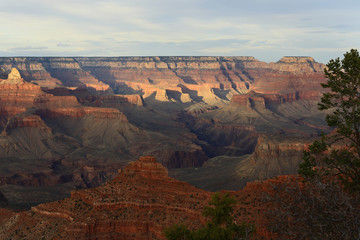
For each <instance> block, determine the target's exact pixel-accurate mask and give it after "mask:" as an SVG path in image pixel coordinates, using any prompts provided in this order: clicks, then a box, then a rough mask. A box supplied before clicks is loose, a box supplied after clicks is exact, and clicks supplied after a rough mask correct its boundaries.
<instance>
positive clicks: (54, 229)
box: [0, 157, 296, 239]
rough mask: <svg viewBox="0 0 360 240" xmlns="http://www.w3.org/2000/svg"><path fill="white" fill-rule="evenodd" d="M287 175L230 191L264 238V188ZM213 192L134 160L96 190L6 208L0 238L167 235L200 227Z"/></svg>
mask: <svg viewBox="0 0 360 240" xmlns="http://www.w3.org/2000/svg"><path fill="white" fill-rule="evenodd" d="M294 180H295V181H296V178H293V177H282V178H277V179H272V180H269V181H266V182H256V183H249V184H248V185H247V186H246V187H245V188H244V189H243V190H241V191H237V192H230V194H231V195H233V196H235V197H236V198H237V199H238V204H237V207H236V209H235V212H234V216H235V218H236V221H237V222H238V223H240V222H242V221H247V222H252V223H255V225H256V227H257V233H256V236H255V237H257V238H259V239H271V238H273V239H274V237H275V238H276V236H275V235H273V234H271V232H269V230H268V229H267V227H266V221H265V214H266V211H267V210H269V209H271V204H269V203H267V204H264V202H263V201H262V199H263V198H264V193H266V192H267V191H271V188H272V185H273V184H274V183H276V182H279V181H280V182H284V181H294ZM210 196H211V193H210V192H206V191H204V190H200V189H198V188H195V187H193V186H191V185H189V184H188V183H185V182H180V181H178V180H175V179H173V178H170V177H168V175H167V169H166V168H164V167H163V166H162V165H161V164H160V163H158V162H156V160H155V159H154V158H153V157H141V158H139V160H137V161H135V162H132V163H130V164H129V165H128V166H127V167H125V168H124V169H123V170H119V174H118V176H117V177H115V178H114V179H113V180H112V181H110V182H108V183H106V184H104V185H103V186H99V187H97V188H93V189H87V190H77V191H73V192H72V193H71V197H69V198H66V199H64V200H61V201H57V202H52V203H47V204H41V205H38V206H35V207H32V208H31V210H29V211H25V212H20V213H14V212H9V211H6V210H1V209H0V212H2V214H0V238H1V239H11V238H15V239H18V238H27V239H39V238H44V239H75V238H76V239H164V234H163V231H164V228H166V227H169V226H171V225H172V224H175V223H177V224H179V223H183V224H185V225H188V226H190V227H191V228H197V227H199V226H200V225H203V224H204V223H205V222H206V219H205V218H204V217H203V216H202V215H201V212H202V210H203V208H204V206H206V205H207V203H208V201H209V200H210Z"/></svg>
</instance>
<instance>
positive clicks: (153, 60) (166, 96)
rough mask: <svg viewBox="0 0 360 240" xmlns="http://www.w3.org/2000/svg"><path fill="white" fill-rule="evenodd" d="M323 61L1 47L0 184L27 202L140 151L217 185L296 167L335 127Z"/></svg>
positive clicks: (102, 175) (233, 185)
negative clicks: (322, 107)
mask: <svg viewBox="0 0 360 240" xmlns="http://www.w3.org/2000/svg"><path fill="white" fill-rule="evenodd" d="M324 68H325V65H324V64H321V63H317V62H316V61H315V60H314V59H313V58H311V57H283V58H282V59H280V60H279V61H278V62H275V63H265V62H261V61H259V60H256V59H255V58H253V57H111V58H103V57H91V58H90V57H67V58H61V57H43V58H39V57H13V58H4V57H3V58H0V131H1V135H0V191H1V192H2V193H3V195H4V197H5V198H6V200H7V202H8V206H10V208H14V209H29V208H30V207H33V206H35V205H37V204H39V203H43V202H49V201H54V200H60V199H63V198H65V197H67V196H69V194H70V191H71V190H73V189H79V188H91V187H96V186H99V185H101V184H104V183H105V182H106V181H109V180H110V179H112V178H114V177H116V176H117V174H118V173H117V169H121V168H124V166H126V165H127V164H128V163H129V162H131V161H134V160H135V159H137V158H139V157H140V156H153V157H156V159H157V160H158V161H159V162H160V163H161V164H162V165H163V166H165V167H166V168H167V169H169V170H168V171H169V175H170V176H171V177H176V178H177V179H180V180H182V181H187V182H190V183H191V184H194V185H195V186H197V187H200V188H202V189H205V190H211V191H216V190H221V189H228V190H239V189H241V188H243V187H245V186H246V184H247V183H248V182H250V181H254V180H259V179H260V180H265V179H269V178H272V177H275V176H277V175H283V174H294V173H296V171H297V167H298V164H299V163H300V162H301V158H302V151H303V150H304V148H306V146H307V145H308V144H309V143H311V142H312V141H313V139H314V138H316V137H318V136H319V135H320V133H321V132H328V131H330V130H331V129H329V128H328V127H327V125H326V122H325V120H324V119H325V113H323V112H320V111H319V110H318V109H317V103H318V101H319V99H320V97H321V95H322V93H323V92H324V90H323V88H322V87H321V85H320V83H324V82H325V81H326V79H325V78H324V73H323V70H324ZM55 188H56V189H59V191H58V192H57V193H54V191H53V189H55ZM29 189H31V191H32V192H41V193H43V194H42V195H43V196H44V198H43V199H34V197H33V196H31V195H29V194H27V193H28V192H29V191H30V190H29ZM59 192H60V193H59ZM207 194H208V193H207ZM154 234H155V233H154Z"/></svg>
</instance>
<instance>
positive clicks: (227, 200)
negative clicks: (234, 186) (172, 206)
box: [165, 193, 255, 240]
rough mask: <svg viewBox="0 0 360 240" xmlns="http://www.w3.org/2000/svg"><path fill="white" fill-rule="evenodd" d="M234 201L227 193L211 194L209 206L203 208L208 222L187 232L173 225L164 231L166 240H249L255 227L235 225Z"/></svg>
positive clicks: (184, 227)
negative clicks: (233, 214)
mask: <svg viewBox="0 0 360 240" xmlns="http://www.w3.org/2000/svg"><path fill="white" fill-rule="evenodd" d="M235 205H236V200H235V198H234V197H231V196H230V195H229V194H228V193H226V194H223V195H221V194H220V193H215V194H213V196H212V198H211V200H210V202H209V206H207V207H205V209H204V211H203V216H205V217H207V218H208V219H209V221H208V222H207V224H206V225H205V226H203V227H202V228H200V229H197V230H192V231H191V230H189V229H188V227H187V226H185V225H184V224H180V225H173V226H171V227H170V228H167V229H166V230H165V236H166V238H167V239H168V240H180V239H191V240H200V239H204V240H205V239H206V240H212V239H214V240H215V239H216V240H217V239H219V240H220V239H221V240H227V239H229V240H230V239H231V240H232V239H249V237H250V236H251V235H252V234H253V233H254V231H255V226H254V225H253V224H249V223H242V224H236V223H235V221H234V217H233V216H232V213H233V210H234V206H235Z"/></svg>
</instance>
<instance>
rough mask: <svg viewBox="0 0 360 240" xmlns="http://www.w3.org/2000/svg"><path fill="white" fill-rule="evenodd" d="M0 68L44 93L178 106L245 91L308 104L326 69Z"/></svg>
mask: <svg viewBox="0 0 360 240" xmlns="http://www.w3.org/2000/svg"><path fill="white" fill-rule="evenodd" d="M0 66H2V67H3V69H5V70H8V71H9V70H10V69H11V68H12V67H15V68H17V69H18V70H19V71H20V73H21V76H22V77H23V78H24V79H25V80H27V81H31V82H33V83H36V84H38V85H40V86H41V87H43V88H50V89H52V88H56V87H72V88H76V87H86V88H88V89H93V90H96V91H103V92H104V93H117V94H125V95H128V94H139V95H141V96H142V97H143V98H150V99H152V98H153V99H154V100H158V101H172V102H182V103H187V102H205V103H210V104H214V103H221V102H228V101H230V100H231V99H232V97H233V96H234V95H239V94H243V93H249V92H256V93H259V94H267V95H266V97H267V98H268V100H267V101H281V98H283V99H286V98H294V97H298V98H299V97H300V98H304V99H307V98H308V97H310V98H313V97H314V95H317V93H318V92H321V91H322V89H321V86H320V84H319V83H320V82H324V81H325V78H324V73H323V70H324V67H325V65H324V64H321V63H317V62H316V61H315V60H314V59H313V58H311V57H283V58H282V59H280V60H279V61H278V62H276V63H265V62H261V61H258V60H256V59H255V58H253V57H107V58H105V57H104V58H102V57H75V58H73V57H68V58H60V57H54V58H50V57H46V58H38V57H18V58H0ZM309 91H311V93H308V92H309ZM269 94H270V95H269ZM276 94H277V95H276ZM315 97H317V96H315ZM279 99H280V100H279ZM136 101H138V100H136Z"/></svg>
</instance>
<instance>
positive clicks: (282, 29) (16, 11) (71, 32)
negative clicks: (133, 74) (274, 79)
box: [0, 0, 360, 61]
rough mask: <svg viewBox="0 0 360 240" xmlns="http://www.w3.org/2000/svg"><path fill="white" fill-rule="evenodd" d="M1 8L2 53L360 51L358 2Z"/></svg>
mask: <svg viewBox="0 0 360 240" xmlns="http://www.w3.org/2000/svg"><path fill="white" fill-rule="evenodd" d="M0 1H2V2H4V0H0ZM350 3H351V4H350ZM2 4H3V7H2V8H1V10H0V17H1V19H2V20H1V21H0V28H1V29H2V31H1V33H0V34H1V37H0V45H1V46H2V49H3V51H2V52H0V55H3V56H6V55H8V56H10V55H14V54H16V55H18V54H29V52H31V53H32V54H35V53H38V54H40V55H41V54H42V55H49V54H51V55H64V54H67V55H109V56H114V55H115V56H116V55H144V54H146V55H199V54H203V55H237V54H246V55H255V56H257V57H260V58H265V59H266V60H277V59H274V58H278V55H279V54H284V55H297V54H298V55H311V56H314V57H315V58H318V59H321V61H327V60H326V59H327V58H328V56H329V55H331V54H330V52H331V53H340V55H341V54H342V53H343V52H344V49H347V50H348V49H350V48H359V47H360V46H359V42H360V41H359V40H360V34H359V32H360V27H359V26H358V24H357V23H358V22H360V15H359V14H358V12H359V10H360V8H359V3H358V2H357V1H355V2H354V1H343V2H342V3H338V1H333V0H319V1H316V2H314V1H310V0H304V1H301V2H293V1H285V0H272V1H269V0H266V1H265V0H254V1H247V2H244V1H237V0H229V1H228V2H226V3H224V2H220V1H215V0H206V1H205V0H181V1H180V0H173V1H165V0H153V1H148V0H119V1H115V0H106V1H95V0H62V1H57V0H19V1H5V2H4V3H2ZM335 16H336V17H335ZM65 49H66V52H64V50H65ZM315 55H317V56H315Z"/></svg>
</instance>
